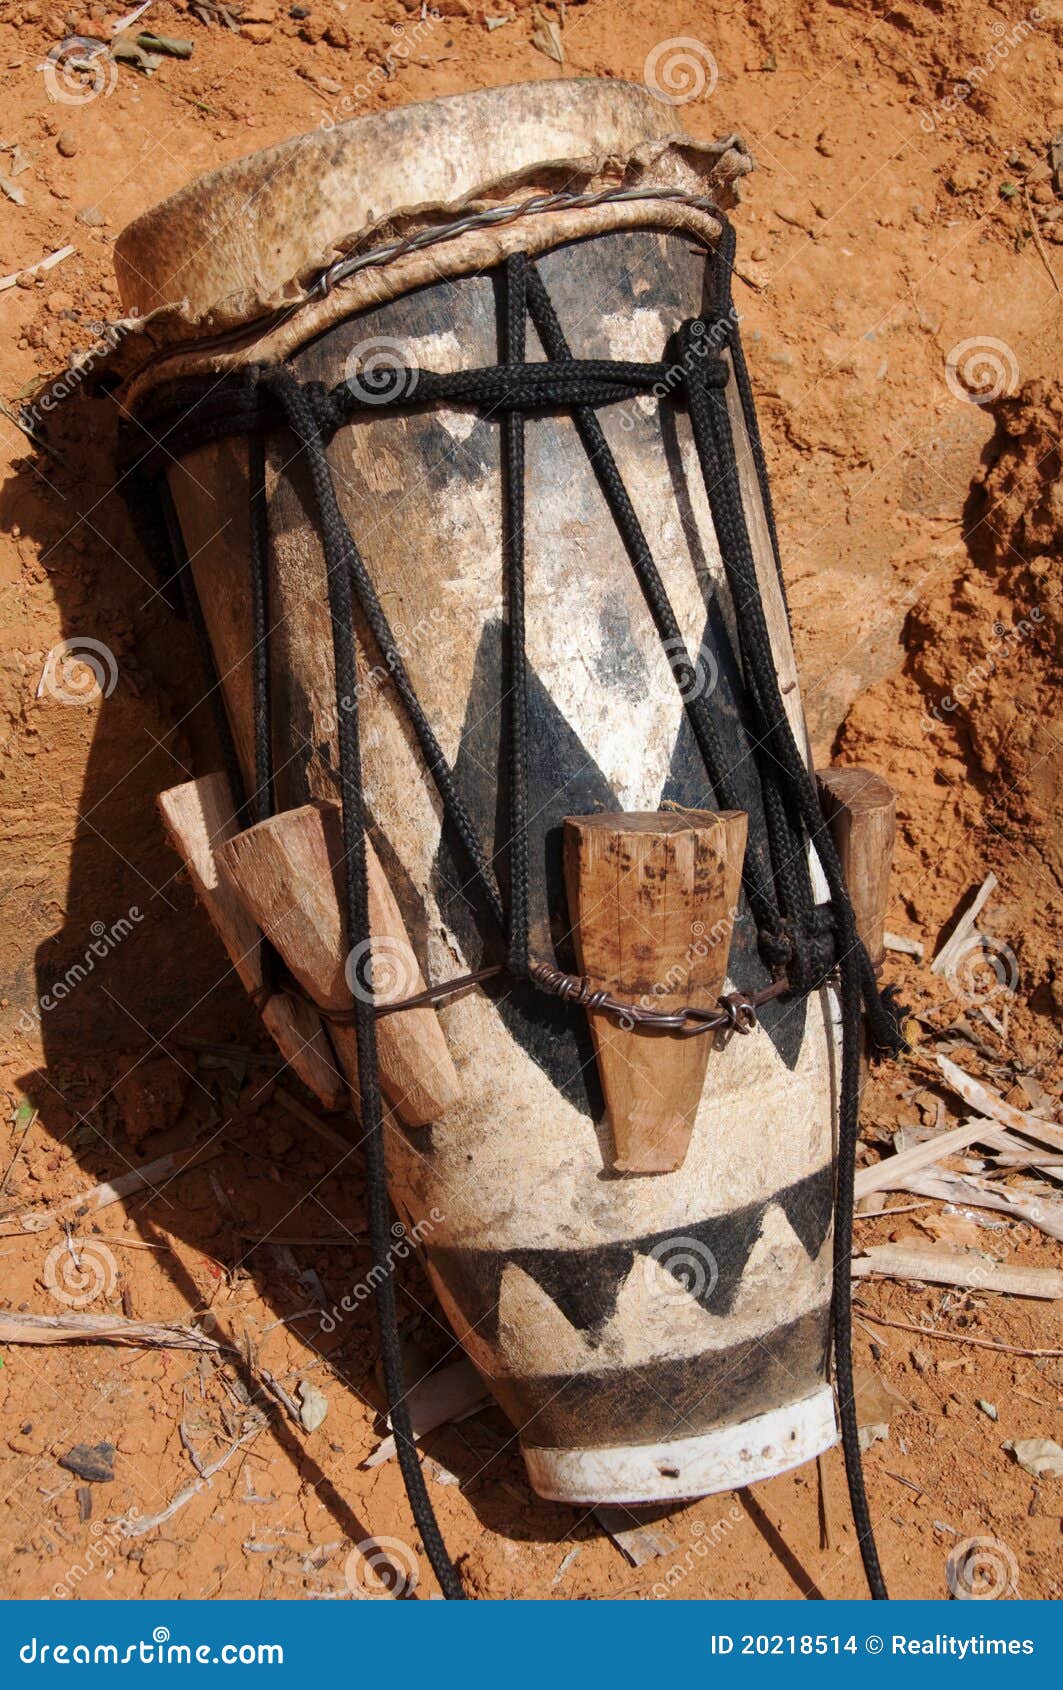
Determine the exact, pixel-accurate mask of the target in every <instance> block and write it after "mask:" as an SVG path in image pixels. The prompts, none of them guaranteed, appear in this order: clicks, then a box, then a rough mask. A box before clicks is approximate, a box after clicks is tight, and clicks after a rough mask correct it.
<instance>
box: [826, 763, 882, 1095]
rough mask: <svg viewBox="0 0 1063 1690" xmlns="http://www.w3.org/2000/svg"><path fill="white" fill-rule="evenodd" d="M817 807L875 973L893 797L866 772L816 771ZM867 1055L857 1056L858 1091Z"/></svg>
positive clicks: (879, 959) (864, 1076) (879, 951)
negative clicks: (828, 832) (829, 832)
mask: <svg viewBox="0 0 1063 1690" xmlns="http://www.w3.org/2000/svg"><path fill="white" fill-rule="evenodd" d="M816 779H817V781H818V782H819V794H820V802H821V804H822V806H823V814H824V815H825V816H826V818H827V821H828V822H829V824H830V831H831V837H832V839H833V840H834V849H835V850H836V851H837V853H838V860H839V862H840V863H841V865H842V873H843V875H844V876H845V884H846V885H847V887H848V888H849V901H850V903H851V904H852V906H853V917H854V920H855V921H856V931H857V932H858V933H859V935H860V937H861V939H862V940H863V942H864V949H865V950H866V951H867V954H868V956H869V957H870V958H871V961H872V963H873V964H874V966H875V967H876V968H877V967H878V966H879V964H880V963H881V962H882V959H883V957H884V956H885V954H886V952H885V946H884V944H883V935H884V934H885V931H886V903H887V900H888V898H889V888H890V867H891V865H892V862H893V841H894V835H895V832H896V822H897V794H896V793H895V792H894V790H893V788H892V786H889V785H888V784H887V782H886V781H884V780H883V779H882V776H881V775H876V774H872V772H871V770H870V769H856V768H844V769H817V770H816ZM866 1083H867V1053H866V1051H864V1052H862V1054H861V1057H860V1090H861V1092H862V1091H863V1089H864V1086H865V1084H866Z"/></svg>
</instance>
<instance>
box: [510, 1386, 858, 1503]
mask: <svg viewBox="0 0 1063 1690" xmlns="http://www.w3.org/2000/svg"><path fill="white" fill-rule="evenodd" d="M837 1440H838V1430H837V1426H836V1424H835V1419H834V1393H833V1392H832V1390H831V1388H830V1386H829V1385H823V1386H821V1387H820V1389H819V1390H818V1391H815V1392H813V1394H812V1396H810V1397H803V1398H802V1399H801V1401H800V1402H795V1403H788V1404H787V1405H786V1407H785V1408H773V1409H771V1410H770V1412H769V1413H767V1414H758V1415H755V1416H754V1418H753V1419H751V1420H743V1421H742V1422H741V1423H740V1424H739V1425H737V1426H721V1427H719V1428H718V1429H717V1430H716V1431H714V1432H703V1433H701V1434H700V1436H698V1437H696V1438H677V1439H675V1440H674V1441H672V1442H671V1443H661V1444H615V1445H612V1446H607V1447H605V1448H604V1449H536V1448H534V1447H527V1448H525V1450H524V1462H525V1465H526V1467H527V1469H528V1477H529V1479H530V1480H531V1482H532V1487H533V1489H534V1490H535V1491H536V1492H537V1494H538V1495H539V1496H541V1497H543V1498H545V1499H546V1501H548V1502H579V1503H600V1502H601V1503H605V1502H612V1503H639V1502H657V1503H659V1502H672V1501H675V1502H684V1501H689V1500H690V1499H691V1498H693V1497H698V1496H711V1495H713V1494H714V1493H715V1492H716V1491H726V1490H740V1489H741V1488H742V1486H743V1485H750V1484H754V1483H755V1482H756V1481H757V1480H758V1479H770V1478H773V1477H774V1476H775V1475H776V1474H777V1473H786V1472H788V1471H789V1469H790V1468H791V1467H799V1466H800V1465H801V1464H802V1462H805V1461H812V1460H813V1459H814V1458H815V1457H816V1456H817V1455H822V1454H823V1451H824V1450H826V1449H830V1448H831V1446H832V1445H833V1444H835V1443H836V1442H837Z"/></svg>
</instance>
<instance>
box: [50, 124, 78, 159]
mask: <svg viewBox="0 0 1063 1690" xmlns="http://www.w3.org/2000/svg"><path fill="white" fill-rule="evenodd" d="M55 144H56V148H57V149H58V151H59V152H60V153H61V154H62V155H63V157H64V158H73V156H74V154H75V153H76V152H77V150H78V139H77V136H76V135H75V134H74V131H73V130H72V129H60V131H59V134H58V135H57V137H56V142H55Z"/></svg>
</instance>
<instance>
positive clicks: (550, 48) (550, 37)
mask: <svg viewBox="0 0 1063 1690" xmlns="http://www.w3.org/2000/svg"><path fill="white" fill-rule="evenodd" d="M531 44H532V46H533V47H535V48H537V49H538V51H539V52H540V53H545V54H546V56H547V58H548V59H554V60H555V61H556V63H557V64H559V65H563V64H564V62H565V46H564V42H563V41H562V39H561V31H560V29H559V28H558V26H557V24H556V23H555V22H554V20H553V18H548V17H547V15H546V13H545V12H544V11H543V10H542V8H541V7H540V6H536V7H535V8H534V9H533V11H532V36H531Z"/></svg>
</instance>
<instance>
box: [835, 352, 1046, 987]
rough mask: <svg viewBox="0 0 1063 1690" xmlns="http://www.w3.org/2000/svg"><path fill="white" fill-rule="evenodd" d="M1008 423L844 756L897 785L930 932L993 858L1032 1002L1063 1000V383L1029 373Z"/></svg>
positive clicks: (857, 709)
mask: <svg viewBox="0 0 1063 1690" xmlns="http://www.w3.org/2000/svg"><path fill="white" fill-rule="evenodd" d="M995 414H996V420H997V433H996V435H995V437H994V440H993V442H992V443H991V446H990V449H989V451H988V453H987V455H986V462H985V463H984V464H983V466H982V468H981V469H980V471H979V474H978V476H977V478H976V480H975V483H974V485H973V487H972V489H971V495H970V498H969V501H968V506H967V511H966V523H965V527H966V532H967V541H968V549H967V553H966V555H965V556H964V557H963V558H962V559H961V560H958V561H959V562H960V565H961V566H960V567H959V568H958V569H956V570H955V571H950V572H949V574H948V575H947V577H946V578H945V579H941V578H940V577H936V578H935V579H934V581H933V583H932V585H931V586H930V587H929V588H928V589H927V590H926V591H925V593H924V594H923V596H922V597H920V598H919V599H918V600H917V602H916V603H915V604H914V606H913V608H912V610H911V612H910V614H909V617H908V622H907V626H906V629H905V645H906V648H907V657H906V659H905V663H904V666H903V668H902V670H901V671H900V673H898V674H897V675H894V676H890V677H889V678H888V679H887V680H885V681H882V682H880V683H879V684H878V685H876V686H874V687H871V688H870V689H869V690H868V691H867V692H866V693H864V694H863V695H862V696H861V697H860V698H859V699H858V700H857V701H856V703H855V704H854V706H853V708H852V710H851V711H850V713H849V716H848V718H847V720H846V723H845V726H844V728H843V730H842V733H841V736H840V748H841V750H842V753H843V755H844V756H845V758H846V759H847V760H851V761H854V762H860V763H864V762H866V763H868V764H870V765H871V766H874V767H877V768H879V769H881V770H882V771H883V772H884V773H886V774H887V775H888V778H889V779H890V780H891V781H892V782H893V784H894V785H895V786H896V788H897V790H898V793H899V802H900V811H899V817H900V837H899V842H898V856H897V861H896V869H895V875H896V880H897V883H898V884H899V885H900V887H901V888H902V889H903V898H904V902H905V905H906V908H907V910H908V913H909V915H910V916H911V919H912V920H913V921H914V922H915V923H916V924H917V925H918V927H919V928H920V929H921V930H922V931H923V932H924V933H925V934H926V935H927V937H928V938H929V940H930V942H931V945H932V946H933V945H934V944H935V943H936V940H937V938H939V937H940V929H941V927H942V925H943V924H944V923H946V922H947V921H948V920H949V918H950V917H951V916H952V915H953V914H954V913H955V910H956V906H957V902H958V900H960V899H962V898H963V896H964V894H965V893H966V892H967V891H968V890H969V889H970V887H971V885H972V881H973V880H974V879H975V874H976V869H977V868H978V867H980V868H981V869H982V870H983V872H984V870H986V869H993V870H994V871H995V872H996V873H997V875H998V878H999V879H1000V882H1001V886H1002V888H1003V892H1004V897H1005V900H1006V904H1007V909H1006V913H1005V914H1004V915H1003V917H1002V919H1003V921H1004V922H1005V924H1006V927H1007V930H1008V933H1009V935H1010V938H1011V942H1013V944H1014V947H1015V951H1016V956H1017V960H1018V966H1019V970H1020V979H1018V980H1016V981H1015V982H1014V985H1015V988H1016V989H1017V990H1018V991H1019V993H1020V995H1021V997H1022V998H1023V1000H1024V1001H1025V1002H1026V1003H1027V1004H1028V1005H1029V1006H1030V1007H1031V1008H1032V1009H1034V1010H1040V1011H1044V1012H1051V1011H1056V1012H1058V1011H1060V1010H1063V969H1061V965H1060V961H1059V957H1060V939H1061V937H1063V855H1061V852H1063V839H1061V836H1060V830H1059V805H1060V796H1061V792H1063V746H1061V744H1060V740H1059V733H1058V728H1059V719H1058V718H1059V712H1058V698H1059V688H1060V682H1061V678H1063V677H1061V655H1063V604H1061V598H1060V586H1061V579H1060V577H1061V566H1063V482H1061V479H1060V448H1059V439H1060V425H1061V422H1063V395H1061V393H1060V390H1059V389H1058V388H1056V387H1051V386H1047V385H1046V384H1044V383H1042V382H1031V383H1028V384H1027V385H1026V386H1025V387H1024V388H1023V389H1022V390H1021V392H1019V393H1018V394H1017V395H1016V396H1015V397H1014V398H1005V399H1002V400H1000V401H999V402H998V403H997V405H996V406H995Z"/></svg>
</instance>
